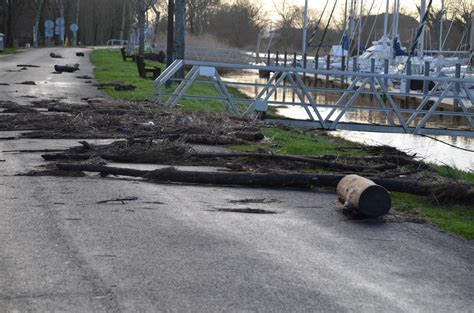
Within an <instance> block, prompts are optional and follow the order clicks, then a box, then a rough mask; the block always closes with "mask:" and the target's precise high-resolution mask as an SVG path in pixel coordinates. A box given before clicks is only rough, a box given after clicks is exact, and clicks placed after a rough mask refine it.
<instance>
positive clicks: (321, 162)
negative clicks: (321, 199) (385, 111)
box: [191, 153, 397, 171]
mask: <svg viewBox="0 0 474 313" xmlns="http://www.w3.org/2000/svg"><path fill="white" fill-rule="evenodd" d="M191 156H193V157H197V158H212V157H220V158H256V159H258V158H260V159H269V160H285V161H291V162H301V163H308V164H311V165H315V166H318V167H321V168H332V169H339V170H343V171H365V170H374V171H385V170H389V169H395V168H397V166H396V165H395V164H389V163H388V164H383V165H378V166H366V165H356V164H343V163H338V162H336V160H334V161H326V160H325V157H321V158H316V157H304V156H298V155H282V154H264V153H193V154H191Z"/></svg>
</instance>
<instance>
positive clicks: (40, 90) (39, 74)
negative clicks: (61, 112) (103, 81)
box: [0, 48, 102, 104]
mask: <svg viewBox="0 0 474 313" xmlns="http://www.w3.org/2000/svg"><path fill="white" fill-rule="evenodd" d="M91 51H92V49H84V48H77V49H58V48H45V49H30V50H27V51H24V52H21V53H18V54H16V55H11V56H0V83H4V84H5V83H6V84H9V86H0V94H1V100H12V101H15V102H17V103H19V104H29V102H30V101H32V100H34V99H33V97H34V98H39V99H61V101H62V102H66V103H68V102H69V103H80V102H81V99H82V98H84V97H101V96H102V92H101V91H99V90H97V87H94V86H92V84H90V83H86V82H87V81H92V80H90V79H79V78H77V76H93V73H92V69H93V66H92V64H91V63H90V62H89V61H88V57H89V54H90V52H91ZM76 52H84V54H85V57H77V56H76ZM50 53H56V54H59V55H61V56H62V58H60V59H53V58H51V57H50ZM76 63H77V64H79V71H77V72H75V73H63V74H54V65H56V64H57V65H66V64H69V65H74V64H76ZM17 65H35V66H39V68H38V67H26V70H21V68H22V67H18V66H17ZM25 81H33V82H35V83H36V85H34V86H30V85H22V84H21V83H22V82H25Z"/></svg>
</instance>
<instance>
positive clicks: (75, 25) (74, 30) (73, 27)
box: [71, 24, 79, 33]
mask: <svg viewBox="0 0 474 313" xmlns="http://www.w3.org/2000/svg"><path fill="white" fill-rule="evenodd" d="M78 30H79V26H78V25H77V24H71V31H72V32H73V33H75V32H77V31H78Z"/></svg>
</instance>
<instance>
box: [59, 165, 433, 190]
mask: <svg viewBox="0 0 474 313" xmlns="http://www.w3.org/2000/svg"><path fill="white" fill-rule="evenodd" d="M56 166H57V167H58V168H59V169H61V170H64V171H78V172H81V171H83V172H97V173H104V174H110V175H123V176H132V177H145V178H152V179H154V180H155V181H158V182H160V181H162V182H181V183H193V184H213V185H242V186H260V187H274V188H276V187H280V188H283V187H293V188H302V189H311V188H313V187H337V185H338V184H339V181H340V180H341V179H342V178H343V177H344V176H342V175H318V174H303V173H289V174H288V173H268V174H267V173H265V174H261V173H232V172H226V173H220V172H215V173H214V172H212V173H207V172H195V171H178V170H176V169H174V168H165V169H162V170H157V171H143V170H135V169H127V168H116V167H109V166H102V165H90V164H56ZM170 169H172V170H170ZM152 173H154V174H152ZM375 182H376V183H377V184H379V185H382V186H384V187H385V188H387V189H388V190H390V191H394V192H406V193H411V194H416V195H422V196H430V195H431V192H432V190H433V187H434V186H433V185H424V184H419V183H417V182H407V181H403V180H397V179H377V180H375ZM438 187H439V186H438Z"/></svg>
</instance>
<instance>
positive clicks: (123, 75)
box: [91, 49, 242, 112]
mask: <svg viewBox="0 0 474 313" xmlns="http://www.w3.org/2000/svg"><path fill="white" fill-rule="evenodd" d="M91 61H92V63H93V64H94V65H95V69H94V76H95V78H96V80H97V81H98V82H99V83H102V84H103V83H114V82H122V83H124V84H132V85H134V86H136V87H137V88H136V89H135V91H115V90H114V88H113V87H107V88H106V89H105V91H106V93H107V94H108V95H109V96H111V97H112V98H115V99H123V100H132V101H146V100H152V99H153V80H151V79H143V78H140V76H138V71H137V65H136V64H135V62H123V60H122V56H121V55H120V52H116V51H109V50H103V49H100V50H99V49H98V50H95V51H93V52H92V54H91ZM145 63H146V64H147V66H148V65H149V66H157V67H160V68H161V69H162V70H164V69H165V66H164V65H163V64H161V63H158V62H152V61H145ZM174 88H176V84H175V85H174V86H172V87H171V88H169V89H167V93H170V92H172V90H173V89H174ZM229 92H230V93H231V94H232V95H233V96H239V97H242V94H241V93H240V92H239V91H238V90H237V89H234V88H229ZM187 95H191V96H193V95H194V96H198V95H199V96H207V97H217V96H218V94H217V92H216V90H215V89H214V86H213V85H211V84H209V83H205V82H202V83H201V82H199V83H194V84H193V85H192V86H191V87H190V88H189V89H188V91H187ZM165 99H166V98H165ZM179 104H180V105H181V106H182V107H183V110H184V111H188V112H194V111H212V112H225V111H226V108H225V106H224V105H223V103H222V101H216V100H206V101H203V100H200V99H189V98H187V99H186V98H185V99H182V100H181V101H180V102H179Z"/></svg>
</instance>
